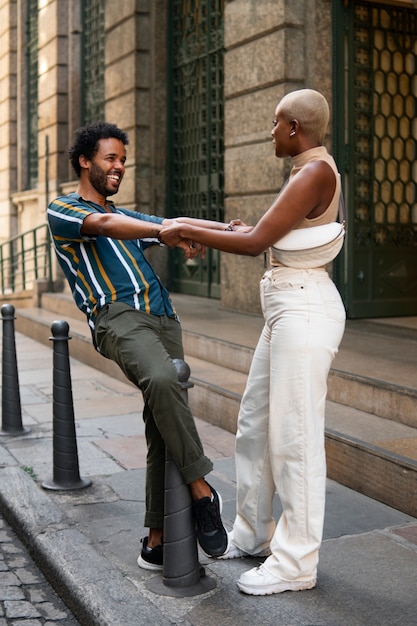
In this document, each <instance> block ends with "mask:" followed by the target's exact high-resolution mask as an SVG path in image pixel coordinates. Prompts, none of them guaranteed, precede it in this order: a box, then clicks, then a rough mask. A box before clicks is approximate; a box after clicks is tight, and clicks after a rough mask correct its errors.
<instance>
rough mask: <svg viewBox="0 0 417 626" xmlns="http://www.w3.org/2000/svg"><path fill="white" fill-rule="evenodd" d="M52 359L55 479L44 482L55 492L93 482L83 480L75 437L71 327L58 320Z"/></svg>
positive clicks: (55, 323)
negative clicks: (70, 353) (71, 371)
mask: <svg viewBox="0 0 417 626" xmlns="http://www.w3.org/2000/svg"><path fill="white" fill-rule="evenodd" d="M51 331H52V335H53V336H52V337H50V338H49V339H50V340H51V341H53V342H54V356H53V362H54V363H53V390H52V394H53V477H52V478H51V479H50V480H49V481H45V482H44V483H42V487H44V488H45V489H53V490H55V491H60V490H70V489H82V488H84V487H89V486H90V485H91V480H83V479H82V478H80V471H79V465H78V451H77V439H76V435H75V422H74V406H73V399H72V387H71V375H70V362H69V351H68V340H69V339H71V337H69V335H68V333H69V325H68V323H67V322H64V321H56V322H54V323H53V324H52V326H51Z"/></svg>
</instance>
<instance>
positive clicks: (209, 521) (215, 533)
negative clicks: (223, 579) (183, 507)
mask: <svg viewBox="0 0 417 626" xmlns="http://www.w3.org/2000/svg"><path fill="white" fill-rule="evenodd" d="M209 487H210V489H211V493H212V497H211V498H208V497H205V498H200V500H195V501H194V502H193V513H194V520H195V523H196V527H197V539H198V543H199V544H200V547H201V549H202V551H203V552H204V554H206V555H207V556H221V555H222V554H223V553H224V552H225V551H226V549H227V532H226V530H225V528H224V526H223V523H222V519H221V517H220V513H221V509H222V500H221V497H220V495H219V494H218V493H217V491H215V490H214V489H213V487H211V486H210V485H209Z"/></svg>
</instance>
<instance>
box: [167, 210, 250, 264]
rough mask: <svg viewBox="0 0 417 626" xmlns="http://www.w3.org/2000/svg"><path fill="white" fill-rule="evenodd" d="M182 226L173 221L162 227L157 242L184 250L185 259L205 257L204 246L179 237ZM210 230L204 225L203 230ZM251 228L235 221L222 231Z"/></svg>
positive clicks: (237, 220)
mask: <svg viewBox="0 0 417 626" xmlns="http://www.w3.org/2000/svg"><path fill="white" fill-rule="evenodd" d="M183 226H184V223H181V222H178V221H177V220H173V221H172V223H171V224H169V225H168V226H164V228H163V229H162V230H160V232H159V241H160V242H161V243H163V244H165V245H166V246H168V247H169V248H175V247H177V248H182V249H183V250H184V256H185V258H186V259H193V258H195V257H196V256H198V255H200V256H201V258H202V259H204V258H205V256H206V250H207V248H206V246H204V245H203V244H201V243H198V242H197V241H194V240H192V239H184V238H183V237H181V235H180V229H181V227H183ZM204 227H205V228H208V229H210V227H209V226H206V225H204V226H203V228H204ZM251 229H252V227H251V226H247V224H245V223H244V222H242V220H240V219H235V220H232V221H231V222H229V224H228V226H227V227H226V228H225V229H224V230H229V231H233V230H244V231H248V230H251Z"/></svg>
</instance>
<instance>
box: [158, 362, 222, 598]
mask: <svg viewBox="0 0 417 626" xmlns="http://www.w3.org/2000/svg"><path fill="white" fill-rule="evenodd" d="M173 363H174V366H175V368H176V370H177V375H178V382H179V385H180V387H181V391H182V393H183V396H184V399H185V400H186V401H187V400H188V394H187V390H188V389H189V388H190V387H192V386H193V383H190V382H189V377H190V368H189V366H188V364H187V363H186V362H185V361H183V360H182V359H173ZM164 506H165V514H164V566H163V576H162V581H161V578H159V577H155V578H152V579H151V580H150V581H149V583H148V585H147V587H148V588H149V589H150V591H153V592H155V593H158V594H160V595H166V596H176V597H184V598H185V597H191V596H195V595H200V594H202V593H206V592H207V591H210V590H211V589H214V587H215V586H216V581H215V580H214V579H213V578H210V577H209V576H206V573H205V569H204V568H203V567H202V566H201V565H200V563H199V561H198V550H197V537H196V532H195V524H194V518H193V512H192V498H191V493H190V489H189V487H188V486H187V485H186V484H185V483H184V481H183V479H182V476H181V474H180V472H179V470H178V468H177V466H176V465H175V463H174V461H173V460H172V459H171V458H170V455H169V454H168V451H166V456H165V501H164Z"/></svg>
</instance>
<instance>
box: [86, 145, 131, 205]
mask: <svg viewBox="0 0 417 626" xmlns="http://www.w3.org/2000/svg"><path fill="white" fill-rule="evenodd" d="M125 162H126V149H125V146H124V145H123V143H122V142H121V141H120V140H119V139H115V138H113V137H110V138H108V139H100V140H99V142H98V149H97V152H96V153H95V155H94V156H93V158H92V159H91V161H86V162H85V164H86V165H87V169H88V179H89V182H90V184H91V186H92V187H94V189H95V190H96V191H97V193H99V194H100V195H101V196H103V197H104V198H107V196H112V195H114V194H115V193H117V192H118V191H119V186H120V183H121V182H122V179H123V176H124V173H125Z"/></svg>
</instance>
